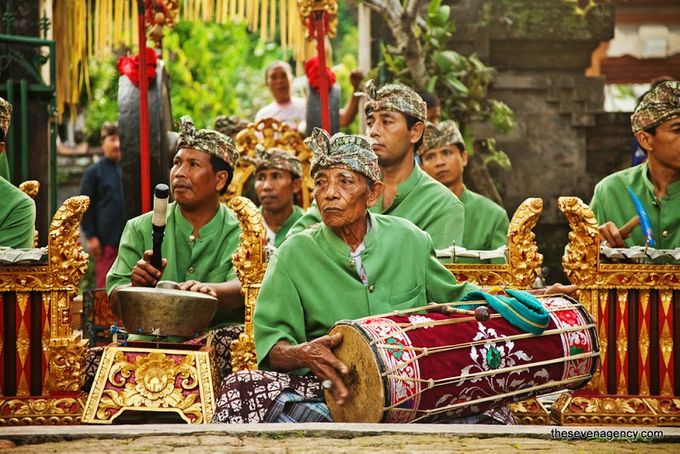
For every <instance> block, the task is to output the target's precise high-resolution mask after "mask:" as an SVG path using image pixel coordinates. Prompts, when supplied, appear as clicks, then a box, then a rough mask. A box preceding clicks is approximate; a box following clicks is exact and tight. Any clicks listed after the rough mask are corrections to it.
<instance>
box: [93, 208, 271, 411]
mask: <svg viewBox="0 0 680 454" xmlns="http://www.w3.org/2000/svg"><path fill="white" fill-rule="evenodd" d="M227 206H228V207H229V208H231V209H232V210H233V211H234V213H235V214H236V217H237V218H238V220H239V223H240V225H241V236H240V243H239V247H238V249H237V250H236V253H235V254H234V255H233V256H232V262H233V264H234V267H235V268H236V273H237V275H238V278H239V280H240V281H241V284H242V292H243V294H244V299H245V309H246V310H245V327H244V332H243V333H241V335H240V336H239V338H238V339H236V340H233V341H232V342H231V345H230V349H231V365H232V370H233V371H239V370H245V369H255V368H256V366H257V361H256V357H255V345H254V343H253V321H252V318H253V312H254V310H255V299H256V298H257V294H258V291H259V287H260V282H261V281H262V277H263V275H264V272H265V269H266V257H265V244H266V242H267V241H266V229H265V227H264V223H263V221H262V215H261V214H260V212H259V210H258V209H257V207H255V205H254V204H253V203H252V202H251V201H250V200H248V199H246V198H244V197H233V198H232V199H231V200H229V202H228V203H227ZM218 370H219V369H218V367H217V365H216V361H215V349H214V347H213V342H212V335H208V336H207V337H206V338H205V340H204V341H203V342H202V343H200V344H187V343H149V342H130V343H128V345H125V346H124V345H120V344H118V343H113V344H111V345H109V346H108V347H106V348H105V349H104V353H103V356H102V359H101V362H100V364H99V368H98V370H97V374H96V376H95V380H94V384H93V385H92V389H91V390H90V395H89V396H88V398H87V403H86V404H85V410H84V412H83V418H82V420H83V422H84V423H93V424H111V423H113V422H114V420H115V419H116V418H118V417H119V416H120V415H122V414H123V412H125V411H132V412H156V413H163V412H164V413H172V414H175V415H178V416H179V417H180V418H181V419H182V420H183V421H185V422H187V423H190V424H199V423H209V422H210V421H211V419H212V417H213V413H214V410H215V390H216V387H217V386H218V385H219V379H220V377H219V372H218ZM158 416H160V415H158Z"/></svg>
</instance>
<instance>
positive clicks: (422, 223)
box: [290, 80, 465, 249]
mask: <svg viewBox="0 0 680 454" xmlns="http://www.w3.org/2000/svg"><path fill="white" fill-rule="evenodd" d="M364 96H366V97H367V98H368V101H367V102H366V105H365V108H364V110H365V112H366V118H367V120H366V121H367V124H368V128H369V130H368V135H369V136H370V139H371V146H372V149H373V152H374V153H375V154H376V155H377V156H378V163H379V164H380V170H381V171H382V174H383V181H382V183H383V185H384V190H383V193H382V194H381V195H380V198H379V200H378V202H377V203H376V204H375V205H373V206H372V207H371V208H370V209H369V211H370V212H371V213H381V214H390V215H393V216H398V217H401V218H404V219H408V220H409V221H411V222H413V223H414V224H415V225H416V226H417V227H419V228H420V229H422V230H424V231H426V232H427V233H429V234H430V236H431V237H432V242H433V243H434V247H435V248H436V249H444V248H447V247H449V246H451V245H452V244H453V243H454V242H455V243H456V244H461V243H462V241H463V228H464V224H465V213H464V208H463V204H462V203H461V202H460V200H458V197H456V196H455V194H453V193H452V192H451V191H449V190H447V189H446V187H444V186H443V185H441V184H440V183H439V182H437V181H435V180H434V179H433V178H431V177H430V176H429V175H427V174H426V173H425V172H423V171H422V170H421V169H420V167H418V166H417V165H415V150H416V149H417V148H418V146H419V145H420V143H421V141H422V135H423V130H424V128H425V121H426V119H427V108H426V105H425V102H424V101H423V100H422V99H421V98H420V96H418V94H417V93H416V92H415V91H413V90H412V89H411V88H409V87H407V86H405V85H401V84H388V85H385V86H384V87H382V88H380V89H377V87H376V86H375V85H374V83H373V81H372V80H369V81H368V82H367V84H366V89H365V93H364ZM320 220H321V217H320V215H319V211H318V208H317V207H316V206H314V205H313V206H312V207H311V208H310V210H309V211H308V212H307V214H305V216H303V217H302V218H301V219H300V220H299V221H298V222H297V224H296V225H294V226H293V228H292V229H291V231H290V233H291V234H293V233H297V232H300V231H301V230H304V229H305V228H306V227H308V226H309V225H311V224H314V223H318V222H319V221H320Z"/></svg>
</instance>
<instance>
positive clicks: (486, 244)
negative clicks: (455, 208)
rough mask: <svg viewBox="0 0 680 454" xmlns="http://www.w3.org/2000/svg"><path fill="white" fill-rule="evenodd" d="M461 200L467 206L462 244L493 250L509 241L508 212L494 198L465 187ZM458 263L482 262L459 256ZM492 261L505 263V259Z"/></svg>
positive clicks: (474, 248)
mask: <svg viewBox="0 0 680 454" xmlns="http://www.w3.org/2000/svg"><path fill="white" fill-rule="evenodd" d="M460 201H461V202H463V206H464V207H465V231H464V232H463V243H462V246H463V247H464V248H466V249H473V250H479V251H491V250H493V249H496V248H499V247H501V246H503V245H504V244H507V242H508V227H509V225H510V220H509V219H508V213H506V212H505V210H504V209H503V208H501V207H500V206H499V205H497V204H496V203H495V202H494V201H493V200H491V199H488V198H486V197H484V196H483V195H481V194H477V193H476V192H473V191H470V190H469V189H467V188H465V189H463V192H462V194H461V195H460ZM456 262H457V263H480V262H483V261H480V260H476V259H466V258H459V259H456ZM491 263H499V264H502V263H505V260H504V259H492V260H491Z"/></svg>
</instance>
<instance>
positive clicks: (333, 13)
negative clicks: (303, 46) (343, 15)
mask: <svg viewBox="0 0 680 454" xmlns="http://www.w3.org/2000/svg"><path fill="white" fill-rule="evenodd" d="M298 9H299V10H300V20H301V21H302V23H303V24H305V25H306V24H307V20H308V19H309V17H310V16H311V15H312V14H313V13H314V12H317V11H324V12H326V13H328V25H327V27H328V29H327V30H326V36H328V37H329V38H335V34H336V30H337V28H338V2H337V0H298ZM305 30H306V32H305V35H306V36H307V38H308V39H310V38H311V37H310V35H309V29H308V28H305Z"/></svg>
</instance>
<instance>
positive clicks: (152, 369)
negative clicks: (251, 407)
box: [83, 346, 215, 424]
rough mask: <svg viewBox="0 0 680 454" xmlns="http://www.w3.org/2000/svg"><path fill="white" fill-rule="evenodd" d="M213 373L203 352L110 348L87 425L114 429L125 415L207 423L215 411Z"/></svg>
mask: <svg viewBox="0 0 680 454" xmlns="http://www.w3.org/2000/svg"><path fill="white" fill-rule="evenodd" d="M133 355H136V356H134V361H132V360H131V359H130V358H131V357H132V356H133ZM213 368H214V364H211V361H210V355H209V353H208V352H205V351H198V352H186V351H175V350H172V351H167V350H166V351H161V350H155V349H135V348H125V347H114V346H111V347H107V348H106V349H105V350H104V354H103V356H102V361H101V364H100V366H99V370H98V371H97V375H96V377H95V381H94V383H93V385H92V389H91V391H90V395H89V397H88V400H87V403H86V405H85V410H84V413H83V422H86V423H99V424H111V423H112V422H113V420H114V419H115V418H116V417H118V416H119V415H120V414H121V413H122V412H123V411H124V410H144V411H162V412H176V413H178V414H179V415H180V417H181V418H182V419H184V420H185V421H186V422H188V423H192V424H200V423H203V422H209V421H210V419H212V415H213V413H214V408H215V402H214V393H213V389H214V388H213V377H212V373H211V370H212V369H213Z"/></svg>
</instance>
